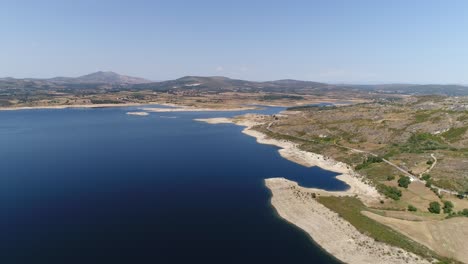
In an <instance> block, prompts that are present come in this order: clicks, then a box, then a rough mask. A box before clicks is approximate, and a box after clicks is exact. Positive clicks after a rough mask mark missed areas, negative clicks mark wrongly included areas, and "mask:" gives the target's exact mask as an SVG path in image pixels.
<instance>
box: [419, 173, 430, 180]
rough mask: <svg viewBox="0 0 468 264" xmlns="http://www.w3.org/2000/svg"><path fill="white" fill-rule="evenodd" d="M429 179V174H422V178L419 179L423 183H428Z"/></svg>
mask: <svg viewBox="0 0 468 264" xmlns="http://www.w3.org/2000/svg"><path fill="white" fill-rule="evenodd" d="M430 178H431V175H430V174H427V173H425V174H423V176H422V177H421V179H423V180H425V181H428V180H429V179H430Z"/></svg>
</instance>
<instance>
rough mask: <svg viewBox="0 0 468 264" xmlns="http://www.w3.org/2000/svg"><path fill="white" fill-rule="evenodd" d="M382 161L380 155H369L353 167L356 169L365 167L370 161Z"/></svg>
mask: <svg viewBox="0 0 468 264" xmlns="http://www.w3.org/2000/svg"><path fill="white" fill-rule="evenodd" d="M382 161H383V159H382V158H381V157H374V156H370V157H367V159H366V160H365V161H364V162H362V164H358V165H357V166H356V167H355V169H356V170H362V169H364V168H367V167H368V166H369V165H371V164H372V163H380V162H382Z"/></svg>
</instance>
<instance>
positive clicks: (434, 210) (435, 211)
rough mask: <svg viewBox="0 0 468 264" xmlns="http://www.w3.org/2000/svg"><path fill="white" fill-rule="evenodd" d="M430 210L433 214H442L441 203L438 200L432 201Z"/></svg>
mask: <svg viewBox="0 0 468 264" xmlns="http://www.w3.org/2000/svg"><path fill="white" fill-rule="evenodd" d="M428 210H429V212H431V213H433V214H440V204H439V203H438V202H431V203H430V204H429V208H428Z"/></svg>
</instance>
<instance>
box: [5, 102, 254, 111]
mask: <svg viewBox="0 0 468 264" xmlns="http://www.w3.org/2000/svg"><path fill="white" fill-rule="evenodd" d="M147 105H164V106H170V107H171V108H162V107H142V108H140V109H141V110H142V111H145V112H146V111H147V112H161V113H163V112H216V111H243V110H252V109H255V108H256V107H233V108H228V107H224V108H195V107H189V106H184V105H176V104H168V103H161V102H147V103H127V104H77V105H51V106H15V107H0V111H16V110H35V109H68V108H113V107H128V106H147Z"/></svg>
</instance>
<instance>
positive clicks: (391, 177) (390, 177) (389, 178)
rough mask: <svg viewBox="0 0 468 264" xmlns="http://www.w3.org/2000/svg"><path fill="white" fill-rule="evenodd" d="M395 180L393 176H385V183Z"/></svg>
mask: <svg viewBox="0 0 468 264" xmlns="http://www.w3.org/2000/svg"><path fill="white" fill-rule="evenodd" d="M394 179H395V176H393V175H388V176H387V181H393V180H394Z"/></svg>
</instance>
